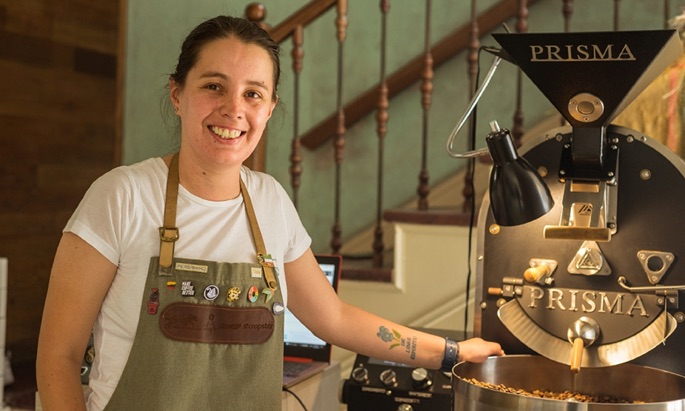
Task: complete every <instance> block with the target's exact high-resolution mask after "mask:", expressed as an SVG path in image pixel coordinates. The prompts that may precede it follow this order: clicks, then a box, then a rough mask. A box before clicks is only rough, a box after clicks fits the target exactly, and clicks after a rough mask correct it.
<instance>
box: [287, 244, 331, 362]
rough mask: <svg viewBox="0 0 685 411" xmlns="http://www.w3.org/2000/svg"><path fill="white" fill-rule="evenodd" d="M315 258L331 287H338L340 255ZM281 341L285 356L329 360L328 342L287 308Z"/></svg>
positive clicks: (329, 348) (329, 349) (317, 256)
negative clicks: (310, 329) (283, 344)
mask: <svg viewBox="0 0 685 411" xmlns="http://www.w3.org/2000/svg"><path fill="white" fill-rule="evenodd" d="M316 260H317V262H318V263H319V267H321V271H323V273H324V275H325V276H326V278H327V279H328V282H329V283H330V284H331V287H333V289H335V290H336V292H337V289H338V280H339V278H340V265H341V257H340V256H334V255H316ZM284 315H285V317H284V319H283V320H284V326H283V329H284V331H283V342H284V343H285V346H284V355H285V356H286V357H299V358H304V359H311V360H313V361H330V352H331V347H330V344H327V343H326V342H325V341H323V340H322V339H320V338H318V337H317V336H315V335H314V333H312V332H311V331H309V329H308V328H307V327H305V326H304V324H302V323H301V322H300V320H298V319H297V317H295V315H293V314H292V313H291V312H290V311H289V310H288V309H287V308H286V310H285V313H284Z"/></svg>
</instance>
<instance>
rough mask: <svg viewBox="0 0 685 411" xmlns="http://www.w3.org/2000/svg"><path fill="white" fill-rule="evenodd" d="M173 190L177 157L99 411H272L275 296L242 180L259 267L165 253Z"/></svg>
mask: <svg viewBox="0 0 685 411" xmlns="http://www.w3.org/2000/svg"><path fill="white" fill-rule="evenodd" d="M177 191H178V155H176V156H174V158H173V159H172V163H171V165H170V166H169V182H168V183H167V198H166V203H165V218H164V227H162V228H160V238H161V242H160V244H161V245H160V257H153V258H152V259H151V260H150V267H149V271H148V276H147V281H146V283H145V292H144V295H143V301H142V304H141V310H140V320H139V323H138V328H137V330H136V336H135V339H134V341H133V345H132V348H131V353H130V355H129V358H128V361H127V363H126V366H125V368H124V371H123V374H122V376H121V379H120V380H119V383H118V384H117V387H116V389H115V391H114V393H113V394H112V397H111V399H110V401H109V403H108V404H107V407H106V408H105V410H107V411H110V410H126V411H133V410H136V411H138V410H179V411H190V410H203V411H205V410H280V409H281V394H280V392H281V389H282V386H283V372H282V368H283V316H282V315H279V314H282V313H283V309H284V308H283V297H282V295H281V291H280V289H279V288H278V280H277V277H276V276H275V275H274V270H275V267H274V266H273V261H272V260H270V256H268V255H267V254H266V251H265V250H264V242H263V239H262V236H261V232H260V230H259V226H258V225H257V221H256V219H255V216H254V211H253V207H252V204H251V201H250V199H249V194H248V192H247V190H246V189H245V186H244V185H243V183H242V181H241V192H242V196H243V200H244V203H245V209H246V212H247V213H248V219H249V220H250V226H251V228H252V237H253V238H254V239H255V246H256V248H257V253H258V256H257V260H258V262H259V264H258V263H223V262H214V261H203V260H192V259H181V258H174V257H173V241H175V240H176V239H177V238H178V229H177V228H176V227H174V224H175V214H176V198H177ZM172 215H173V216H172ZM169 243H171V244H170V245H169Z"/></svg>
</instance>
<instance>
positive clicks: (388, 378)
mask: <svg viewBox="0 0 685 411" xmlns="http://www.w3.org/2000/svg"><path fill="white" fill-rule="evenodd" d="M380 378H381V382H382V383H383V384H385V386H386V387H394V386H395V385H397V374H395V371H393V370H391V369H387V370H384V371H383V372H382V373H381V375H380Z"/></svg>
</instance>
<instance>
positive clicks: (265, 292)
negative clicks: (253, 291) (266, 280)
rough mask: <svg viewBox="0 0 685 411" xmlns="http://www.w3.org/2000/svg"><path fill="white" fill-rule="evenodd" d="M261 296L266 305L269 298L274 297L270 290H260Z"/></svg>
mask: <svg viewBox="0 0 685 411" xmlns="http://www.w3.org/2000/svg"><path fill="white" fill-rule="evenodd" d="M262 294H264V302H265V303H268V302H269V300H270V299H271V297H273V296H274V292H273V290H272V289H271V288H265V289H263V290H262Z"/></svg>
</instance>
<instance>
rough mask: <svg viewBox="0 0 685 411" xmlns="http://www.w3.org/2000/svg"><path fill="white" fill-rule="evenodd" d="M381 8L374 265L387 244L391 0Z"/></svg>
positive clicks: (380, 261)
mask: <svg viewBox="0 0 685 411" xmlns="http://www.w3.org/2000/svg"><path fill="white" fill-rule="evenodd" d="M380 9H381V67H380V72H381V73H380V88H379V93H378V111H377V112H376V134H377V135H378V177H377V183H378V187H377V191H376V229H375V230H374V241H373V266H374V267H382V266H383V251H384V250H385V245H384V243H383V226H382V218H383V157H384V141H385V134H386V133H387V131H388V118H389V115H388V107H389V101H388V83H387V80H386V73H385V54H386V51H387V47H386V36H387V19H388V12H389V11H390V0H381V1H380Z"/></svg>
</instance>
